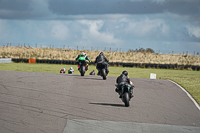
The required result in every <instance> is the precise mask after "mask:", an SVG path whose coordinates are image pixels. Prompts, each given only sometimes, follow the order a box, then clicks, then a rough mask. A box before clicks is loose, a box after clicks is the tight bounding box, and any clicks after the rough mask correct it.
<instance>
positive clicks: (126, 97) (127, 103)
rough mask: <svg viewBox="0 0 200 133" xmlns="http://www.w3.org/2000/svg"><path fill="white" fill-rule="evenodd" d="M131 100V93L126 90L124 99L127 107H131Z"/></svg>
mask: <svg viewBox="0 0 200 133" xmlns="http://www.w3.org/2000/svg"><path fill="white" fill-rule="evenodd" d="M129 100H130V98H129V94H128V93H127V92H125V93H124V95H123V101H124V103H125V107H129Z"/></svg>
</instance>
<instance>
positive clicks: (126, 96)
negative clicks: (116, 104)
mask: <svg viewBox="0 0 200 133" xmlns="http://www.w3.org/2000/svg"><path fill="white" fill-rule="evenodd" d="M120 87H121V99H122V102H124V104H125V107H129V105H130V104H129V101H130V100H131V93H130V88H131V85H129V84H122V85H120Z"/></svg>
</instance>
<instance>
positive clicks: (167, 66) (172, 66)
mask: <svg viewBox="0 0 200 133" xmlns="http://www.w3.org/2000/svg"><path fill="white" fill-rule="evenodd" d="M12 61H13V62H16V63H20V62H22V63H28V62H29V59H15V58H12ZM36 63H49V64H71V65H75V64H77V63H76V61H69V60H46V59H36ZM90 64H92V65H95V63H94V62H91V63H90ZM109 65H110V66H121V67H137V68H158V69H179V70H184V69H191V70H195V71H200V66H193V65H177V64H148V63H119V62H109Z"/></svg>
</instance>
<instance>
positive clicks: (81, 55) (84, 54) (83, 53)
mask: <svg viewBox="0 0 200 133" xmlns="http://www.w3.org/2000/svg"><path fill="white" fill-rule="evenodd" d="M80 57H84V58H85V60H86V63H87V64H86V65H87V67H86V71H87V70H88V61H89V62H90V59H89V58H88V56H87V54H86V52H85V51H83V52H82V53H81V54H79V55H78V56H77V57H76V61H77V62H79V58H80ZM79 68H80V65H79V66H78V70H79Z"/></svg>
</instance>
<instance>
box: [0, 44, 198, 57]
mask: <svg viewBox="0 0 200 133" xmlns="http://www.w3.org/2000/svg"><path fill="white" fill-rule="evenodd" d="M0 45H2V44H0ZM33 45H34V46H33ZM32 46H33V47H32ZM32 46H31V45H30V44H26V43H24V44H20V43H13V44H12V43H7V44H5V45H3V47H25V48H50V49H54V48H56V47H54V45H51V44H49V45H48V46H47V45H42V44H32ZM59 49H74V50H89V51H109V52H125V51H126V52H128V50H130V49H129V48H118V47H93V46H87V47H84V46H67V45H63V46H59ZM125 49H126V50H125ZM154 52H155V53H158V54H161V52H160V50H155V51H154ZM175 53H176V54H183V55H189V54H190V55H197V56H199V55H200V54H199V52H195V51H190V52H189V51H186V52H185V51H183V52H181V51H180V50H179V51H174V50H173V51H171V52H170V53H169V52H166V54H175Z"/></svg>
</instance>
